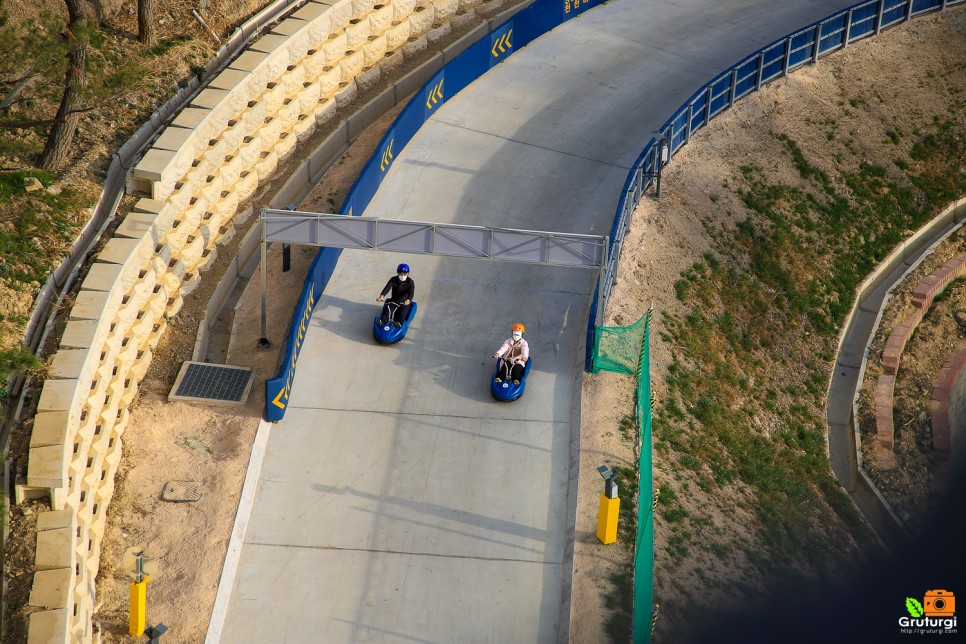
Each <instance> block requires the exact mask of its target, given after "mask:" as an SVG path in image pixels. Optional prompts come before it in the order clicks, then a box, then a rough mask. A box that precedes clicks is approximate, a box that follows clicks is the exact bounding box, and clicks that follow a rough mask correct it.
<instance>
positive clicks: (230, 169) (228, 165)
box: [220, 155, 249, 186]
mask: <svg viewBox="0 0 966 644" xmlns="http://www.w3.org/2000/svg"><path fill="white" fill-rule="evenodd" d="M248 167H249V165H248V164H247V163H245V158H244V157H242V156H241V155H235V156H231V157H228V158H227V159H226V160H225V163H224V164H223V165H222V166H221V169H220V172H221V181H222V184H223V185H226V186H231V185H234V184H235V183H236V182H237V181H238V178H239V177H240V176H241V173H242V172H243V171H244V170H246V169H247V168H248Z"/></svg>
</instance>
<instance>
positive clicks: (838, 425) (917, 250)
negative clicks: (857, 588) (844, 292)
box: [826, 199, 966, 550]
mask: <svg viewBox="0 0 966 644" xmlns="http://www.w3.org/2000/svg"><path fill="white" fill-rule="evenodd" d="M964 221H966V199H960V200H959V201H957V202H955V203H953V204H952V205H950V206H949V208H947V209H946V210H945V211H943V213H942V214H940V215H939V216H938V217H936V218H935V219H933V220H932V221H931V222H929V223H928V224H926V225H925V226H923V227H922V228H920V229H919V230H918V231H916V233H915V234H914V235H912V236H911V237H910V238H909V239H907V240H906V241H904V242H903V243H902V244H900V245H899V246H898V247H897V248H896V249H895V250H894V251H893V252H892V253H891V254H890V255H889V256H888V257H887V258H886V259H885V260H884V261H883V262H882V263H881V264H879V266H878V267H877V268H876V269H875V270H874V271H873V272H872V273H871V274H870V275H869V276H868V277H867V278H866V279H865V280H864V281H863V282H862V284H861V285H860V286H859V288H858V290H857V291H856V300H855V303H854V304H853V305H852V310H851V312H850V313H849V315H848V317H846V319H845V324H844V325H843V327H842V328H843V331H842V334H841V336H840V338H839V346H838V351H837V352H836V358H835V368H834V370H833V372H832V378H831V380H830V381H829V388H828V396H827V398H828V408H827V412H826V420H827V422H828V429H829V432H828V448H829V461H830V463H831V465H832V471H833V472H834V473H835V475H836V476H837V477H838V479H839V480H840V481H841V482H842V485H843V486H845V489H846V491H847V492H848V493H849V495H850V496H851V497H852V500H853V501H854V502H855V504H856V505H857V506H858V507H859V510H860V511H861V512H862V514H864V515H865V517H866V519H867V520H868V521H869V523H870V525H871V526H872V528H873V530H875V533H876V534H877V535H878V537H879V539H880V540H881V541H882V543H883V544H884V545H886V546H887V547H888V548H890V549H892V550H896V549H898V548H899V547H901V546H904V545H907V544H908V542H909V538H910V535H909V533H908V531H907V529H906V527H905V526H904V525H903V523H902V521H901V520H900V519H899V517H897V516H896V514H895V513H894V512H893V511H892V509H891V508H890V507H889V504H888V503H887V502H886V500H885V499H884V498H883V497H882V495H881V494H880V493H879V491H878V489H876V487H875V485H874V484H873V483H872V481H871V480H870V479H869V477H868V475H867V474H866V472H865V471H864V469H863V468H862V451H861V445H862V441H861V435H860V433H859V426H858V422H857V421H856V402H857V400H858V392H859V388H860V387H861V384H862V380H863V377H864V375H865V367H866V364H867V362H868V354H869V344H870V343H871V341H872V338H873V337H875V333H876V330H877V329H878V327H879V322H880V321H881V319H882V313H883V310H884V309H885V305H886V303H888V301H889V297H890V295H891V293H892V290H893V289H894V288H895V286H896V285H897V284H899V283H901V282H902V281H903V280H904V279H905V277H906V276H907V275H908V274H909V273H910V272H911V271H913V270H914V269H915V268H916V267H917V266H918V265H919V264H920V262H922V260H923V259H925V258H926V257H927V256H928V255H929V254H930V253H932V252H933V250H935V249H936V247H937V246H938V245H939V244H940V243H942V242H943V241H945V239H946V238H947V237H949V235H951V234H952V233H953V232H955V231H956V230H957V229H959V227H960V226H962V225H963V222H964Z"/></svg>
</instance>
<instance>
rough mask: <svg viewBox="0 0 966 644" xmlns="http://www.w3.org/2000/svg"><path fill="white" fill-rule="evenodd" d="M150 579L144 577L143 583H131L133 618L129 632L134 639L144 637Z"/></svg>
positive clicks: (129, 623)
mask: <svg viewBox="0 0 966 644" xmlns="http://www.w3.org/2000/svg"><path fill="white" fill-rule="evenodd" d="M150 579H151V578H150V577H148V576H147V575H145V576H144V579H142V580H141V581H132V582H131V618H130V621H129V622H128V630H127V632H128V633H129V634H130V635H133V636H134V637H141V636H142V635H144V629H145V628H146V624H145V619H146V618H145V613H146V612H147V594H148V593H147V590H148V581H150Z"/></svg>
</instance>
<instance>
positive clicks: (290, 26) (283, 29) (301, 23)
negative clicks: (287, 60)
mask: <svg viewBox="0 0 966 644" xmlns="http://www.w3.org/2000/svg"><path fill="white" fill-rule="evenodd" d="M328 29H329V22H328V19H326V20H325V33H328ZM272 33H273V34H278V35H280V36H286V37H287V38H288V53H289V57H291V59H292V60H293V61H297V60H300V59H301V58H302V57H304V56H305V54H306V52H308V50H309V49H312V47H314V46H315V43H317V42H318V40H315V39H313V38H312V25H311V23H310V22H309V21H308V20H298V19H294V18H286V19H285V20H283V21H282V22H280V23H278V24H277V25H275V26H274V27H272ZM322 37H323V38H324V37H325V36H324V35H323V36H322Z"/></svg>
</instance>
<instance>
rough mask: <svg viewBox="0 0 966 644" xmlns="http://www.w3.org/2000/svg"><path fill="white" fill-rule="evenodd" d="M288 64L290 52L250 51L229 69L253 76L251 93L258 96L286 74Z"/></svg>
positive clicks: (242, 54)
mask: <svg viewBox="0 0 966 644" xmlns="http://www.w3.org/2000/svg"><path fill="white" fill-rule="evenodd" d="M288 63H289V61H288V52H276V53H272V54H267V53H265V52H261V51H254V50H251V49H248V50H246V51H243V52H242V53H241V55H240V56H238V58H236V59H235V60H233V61H232V62H231V63H230V65H229V67H230V68H231V69H237V70H239V71H243V72H248V73H249V74H251V81H250V82H251V83H252V85H251V88H252V90H251V91H253V92H255V93H256V94H257V93H260V92H262V91H263V90H264V89H265V87H266V86H267V85H268V84H269V83H271V82H272V81H274V80H275V79H277V78H279V77H280V76H281V75H282V74H284V73H285V68H286V67H288Z"/></svg>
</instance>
